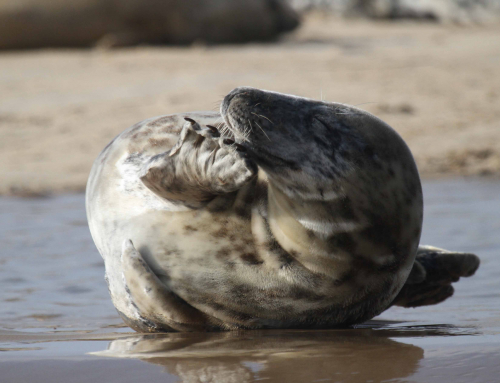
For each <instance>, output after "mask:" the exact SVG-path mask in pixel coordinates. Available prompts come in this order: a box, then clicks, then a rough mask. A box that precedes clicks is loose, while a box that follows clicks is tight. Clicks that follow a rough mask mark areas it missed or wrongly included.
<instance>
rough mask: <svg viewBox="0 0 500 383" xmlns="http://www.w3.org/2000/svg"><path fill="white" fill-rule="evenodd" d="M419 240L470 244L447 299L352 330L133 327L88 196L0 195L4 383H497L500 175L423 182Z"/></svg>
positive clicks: (461, 247) (0, 373)
mask: <svg viewBox="0 0 500 383" xmlns="http://www.w3.org/2000/svg"><path fill="white" fill-rule="evenodd" d="M424 195H425V217H424V231H423V238H422V243H424V244H431V245H434V246H438V247H444V248H449V249H454V250H458V251H465V252H474V253H476V254H478V255H479V256H480V257H481V260H482V264H481V267H480V268H479V270H478V272H477V273H476V275H475V276H474V277H472V278H469V279H462V280H461V281H460V282H459V283H458V284H456V285H455V290H456V291H455V295H454V296H453V297H452V298H451V299H449V300H448V301H446V302H444V303H442V304H440V305H437V306H429V307H424V308H418V309H402V308H392V309H390V310H388V311H386V312H385V313H383V315H381V316H380V317H378V318H376V320H374V321H371V322H369V323H367V324H365V325H363V326H359V327H358V328H356V329H349V330H328V331H323V330H322V331H303V330H300V331H298V330H287V331H241V332H232V333H210V334H206V333H201V334H198V333H194V334H159V335H138V334H136V333H133V332H132V331H131V330H130V329H129V328H127V327H126V326H124V325H123V324H122V322H121V320H120V318H119V317H118V315H117V314H116V312H115V310H114V308H113V306H112V304H111V301H110V299H109V296H108V292H107V289H106V285H105V282H104V279H103V272H104V271H103V262H102V260H101V258H100V256H99V254H98V253H97V250H96V249H95V247H94V244H93V242H92V239H91V238H90V234H89V231H88V228H87V224H86V218H85V209H84V197H83V195H68V196H58V197H54V198H47V199H30V200H27V199H15V198H1V199H0V217H1V219H0V240H1V244H2V249H1V251H0V302H1V307H2V309H1V310H0V351H2V352H0V382H2V383H3V382H29V381H37V382H69V381H70V382H96V381H99V380H102V381H106V382H128V381H130V382H132V381H149V380H150V381H162V382H221V383H225V382H237V383H240V382H253V381H259V380H266V381H269V382H313V381H334V382H385V381H391V382H439V383H446V382H454V383H455V382H458V383H459V382H464V383H465V382H467V383H471V382H472V383H473V382H496V381H498V380H499V376H500V300H499V296H500V278H498V275H499V274H500V262H497V261H496V258H497V255H498V254H500V236H499V233H500V214H499V213H500V182H498V181H488V180H445V181H427V182H425V183H424Z"/></svg>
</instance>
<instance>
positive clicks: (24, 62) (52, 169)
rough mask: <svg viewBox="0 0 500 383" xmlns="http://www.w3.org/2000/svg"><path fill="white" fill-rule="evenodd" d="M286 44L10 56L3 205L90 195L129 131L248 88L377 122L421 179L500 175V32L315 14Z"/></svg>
mask: <svg viewBox="0 0 500 383" xmlns="http://www.w3.org/2000/svg"><path fill="white" fill-rule="evenodd" d="M299 3H300V1H299ZM305 3H307V1H306V2H305ZM305 3H304V2H302V6H304V4H305ZM309 3H314V2H309ZM309 5H310V4H309ZM276 34H277V35H280V36H279V38H278V39H274V40H272V41H267V42H257V43H256V42H248V43H246V44H238V45H236V44H222V45H220V44H219V45H217V44H212V43H206V42H204V41H203V40H200V39H194V40H193V42H192V43H190V44H188V45H180V46H179V45H173V46H172V45H170V46H168V45H146V44H139V45H137V44H133V45H132V46H126V47H118V48H114V49H110V48H109V44H108V43H109V41H110V37H109V35H106V36H105V37H104V43H103V42H102V39H100V40H99V41H97V42H96V44H94V46H93V47H89V48H83V49H75V48H71V47H69V48H68V47H66V48H61V49H49V48H45V49H36V50H33V49H32V50H24V51H23V50H4V51H2V53H0V147H1V150H0V164H1V168H0V169H1V170H0V193H1V194H3V195H27V196H29V195H43V194H47V193H53V192H68V191H82V190H83V189H84V188H85V183H86V179H87V176H88V173H89V170H90V167H91V165H92V162H93V160H94V158H95V157H96V156H97V155H98V153H99V152H100V150H101V149H102V148H103V147H104V146H105V145H106V144H107V142H109V141H110V140H111V139H112V138H113V137H114V136H115V135H117V134H118V133H120V132H121V131H123V130H124V129H125V128H127V127H128V126H130V125H132V124H134V123H136V122H138V121H140V120H142V119H145V118H148V117H151V116H155V115H163V114H170V113H178V112H185V111H192V110H217V109H218V105H219V102H220V101H221V100H222V98H223V97H224V95H225V94H227V93H228V92H229V91H230V90H231V89H233V88H234V87H237V86H243V85H245V86H253V87H258V88H263V89H268V90H273V91H278V92H284V93H292V94H296V95H300V96H305V97H310V98H315V99H320V98H322V99H324V100H327V101H336V102H342V103H348V104H354V105H358V106H359V107H360V108H362V109H365V110H368V111H370V112H372V113H374V114H375V115H377V116H379V117H380V118H382V119H383V120H385V121H386V122H388V123H389V124H390V125H391V126H393V127H394V128H395V129H396V130H397V131H398V132H399V133H400V134H401V135H402V136H403V138H404V139H405V140H406V141H407V143H408V145H409V146H410V148H411V150H412V151H413V154H414V156H415V158H416V160H417V163H418V166H419V169H420V171H421V173H422V175H424V176H447V175H498V174H500V126H499V125H500V123H499V121H500V25H499V23H497V22H491V21H490V22H487V23H475V24H472V23H466V24H464V23H456V22H435V21H434V22H422V21H421V20H420V21H419V20H417V21H415V20H412V21H408V20H406V19H405V20H404V21H397V22H394V21H393V20H392V19H387V18H385V19H382V20H380V19H379V20H377V21H373V20H368V19H367V18H359V17H358V18H344V17H341V16H339V14H338V12H337V13H336V12H329V11H325V10H324V9H323V8H321V7H318V6H316V7H315V8H314V9H313V11H309V12H305V13H303V14H302V17H301V25H300V26H298V27H297V28H296V29H295V30H294V31H292V32H290V33H287V34H280V33H276ZM111 40H113V39H111ZM249 40H252V39H251V38H250V39H249ZM113 41H114V40H113ZM48 46H50V43H49V44H48Z"/></svg>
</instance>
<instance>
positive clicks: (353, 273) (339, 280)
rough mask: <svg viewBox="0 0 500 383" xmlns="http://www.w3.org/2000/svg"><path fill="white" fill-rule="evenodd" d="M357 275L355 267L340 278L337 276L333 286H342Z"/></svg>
mask: <svg viewBox="0 0 500 383" xmlns="http://www.w3.org/2000/svg"><path fill="white" fill-rule="evenodd" d="M355 276H356V271H355V270H354V269H351V270H349V271H347V272H345V273H344V274H342V275H341V276H340V278H337V279H336V280H334V281H333V286H335V287H340V286H342V285H343V284H345V283H347V282H350V281H352V280H353V279H354V277H355Z"/></svg>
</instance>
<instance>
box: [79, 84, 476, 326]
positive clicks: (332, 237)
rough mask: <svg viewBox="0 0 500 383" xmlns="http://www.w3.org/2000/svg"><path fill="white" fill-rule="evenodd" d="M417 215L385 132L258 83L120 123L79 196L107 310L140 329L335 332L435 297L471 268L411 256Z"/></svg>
mask: <svg viewBox="0 0 500 383" xmlns="http://www.w3.org/2000/svg"><path fill="white" fill-rule="evenodd" d="M422 208H423V207H422V191H421V186H420V180H419V176H418V172H417V169H416V166H415V163H414V160H413V158H412V156H411V153H410V151H409V149H408V148H407V146H406V145H405V143H404V142H403V140H402V139H401V138H400V137H399V135H398V134H397V133H396V132H395V131H394V130H392V129H391V128H390V127H389V126H387V125H386V124H385V123H384V122H382V121H381V120H379V119H377V118H376V117H374V116H372V115H370V114H368V113H366V112H364V111H361V110H359V109H356V108H354V107H350V106H347V105H342V104H336V103H326V102H321V101H314V100H309V99H305V98H300V97H295V96H289V95H284V94H280V93H273V92H267V91H262V90H258V89H253V88H237V89H235V90H233V91H232V92H231V93H230V94H228V95H227V96H226V97H225V99H224V101H223V103H222V105H221V114H218V113H211V112H197V113H186V114H179V115H172V116H163V117H158V118H153V119H149V120H146V121H144V122H142V123H139V124H137V125H135V126H133V127H131V128H129V129H128V130H126V131H125V132H124V133H122V134H121V135H120V136H118V137H117V138H116V139H115V140H114V141H113V142H112V143H111V144H110V145H108V147H107V148H105V149H104V150H103V152H102V153H101V155H100V156H99V157H98V159H97V160H96V162H95V164H94V167H93V169H92V173H91V176H90V178H89V183H88V187H87V212H88V218H89V225H90V229H91V232H92V236H93V238H94V240H95V242H96V245H97V248H98V249H99V251H100V253H101V254H102V256H103V258H104V260H105V264H106V276H107V280H108V285H109V288H110V293H111V297H112V299H113V303H114V304H115V306H116V307H117V309H118V311H119V312H120V313H121V315H122V317H123V318H124V320H125V321H126V322H127V323H128V324H129V325H130V326H131V327H133V328H135V329H138V330H142V331H167V330H178V331H193V330H221V329H223V330H230V329H238V328H325V327H339V326H347V325H352V324H355V323H360V322H363V321H365V320H368V319H370V318H372V317H374V316H375V315H378V314H379V313H381V312H382V311H384V310H385V309H387V308H388V307H390V306H391V304H399V305H402V306H415V305H422V304H432V303H437V302H438V301H441V300H443V299H446V298H447V297H448V296H449V295H450V288H451V286H450V284H451V282H454V281H456V280H457V279H458V277H460V276H468V275H471V274H473V273H474V271H475V269H476V268H477V266H478V264H479V261H478V259H477V257H475V256H473V255H470V254H467V255H458V254H455V253H449V257H448V258H446V257H444V258H443V256H442V255H439V257H438V256H437V255H436V254H438V253H439V252H442V250H440V249H434V248H423V247H422V248H421V249H420V250H419V258H418V259H417V262H415V256H416V254H417V248H418V243H419V240H420V232H421V225H422ZM433 254H434V255H433ZM439 254H441V253H439ZM445 258H446V260H445V261H443V262H441V261H442V260H444V259H445ZM451 264H453V265H454V266H453V267H448V266H449V265H451ZM436 270H438V271H436ZM410 271H411V274H410ZM405 283H406V285H405ZM403 286H405V287H404V288H403ZM400 291H401V293H400ZM451 292H452V290H451ZM398 293H400V294H399V295H398Z"/></svg>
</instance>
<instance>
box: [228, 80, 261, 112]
mask: <svg viewBox="0 0 500 383" xmlns="http://www.w3.org/2000/svg"><path fill="white" fill-rule="evenodd" d="M258 91H260V90H259V89H255V88H250V87H245V86H241V87H239V88H235V89H233V90H232V91H231V92H229V94H228V95H227V96H226V97H224V100H223V101H222V104H221V108H220V112H221V114H222V115H223V116H226V115H227V112H228V109H229V106H230V105H231V102H232V101H233V100H234V99H236V98H238V99H247V101H249V100H250V99H252V98H254V97H255V96H256V92H258ZM260 92H262V91H260ZM242 101H243V100H242Z"/></svg>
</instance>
